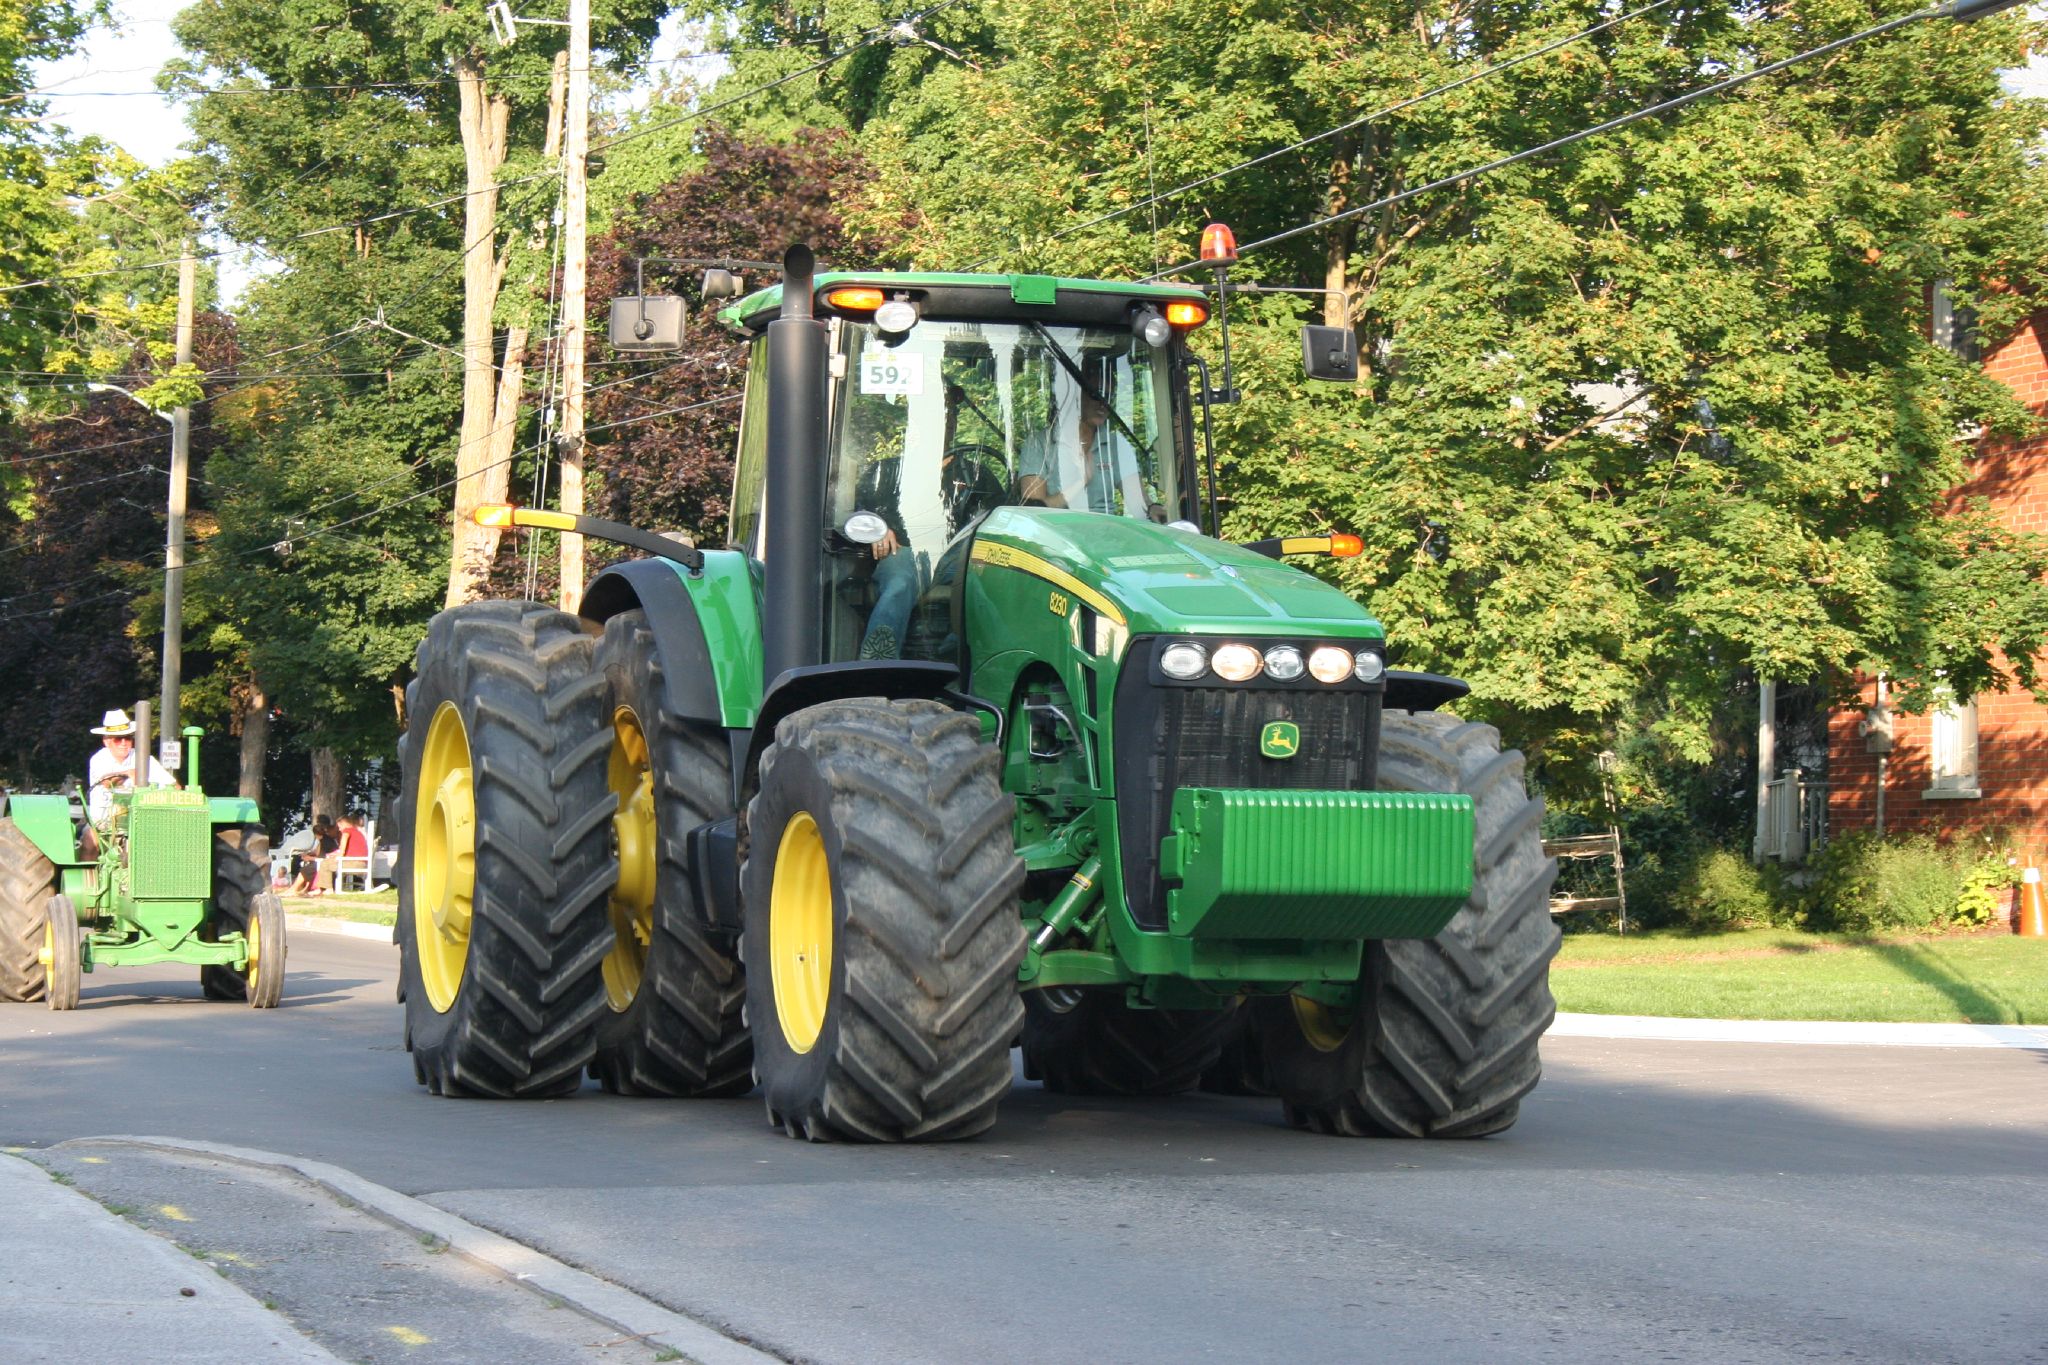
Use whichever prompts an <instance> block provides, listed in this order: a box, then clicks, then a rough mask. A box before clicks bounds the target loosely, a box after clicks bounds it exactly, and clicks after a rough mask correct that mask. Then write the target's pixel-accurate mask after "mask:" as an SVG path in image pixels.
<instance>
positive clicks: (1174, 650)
mask: <svg viewBox="0 0 2048 1365" xmlns="http://www.w3.org/2000/svg"><path fill="white" fill-rule="evenodd" d="M1159 671H1160V672H1161V673H1164V674H1165V675H1166V676H1167V677H1169V678H1178V679H1179V680H1180V681H1182V682H1192V681H1193V680H1194V679H1196V678H1199V677H1201V676H1202V675H1203V674H1204V673H1206V672H1208V671H1209V651H1208V650H1206V649H1203V648H1202V647H1201V646H1200V645H1197V644H1191V643H1189V642H1188V641H1186V640H1182V641H1179V642H1178V643H1176V644H1170V645H1168V646H1167V647H1166V648H1165V649H1163V650H1161V651H1160V654H1159Z"/></svg>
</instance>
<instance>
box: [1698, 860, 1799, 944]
mask: <svg viewBox="0 0 2048 1365" xmlns="http://www.w3.org/2000/svg"><path fill="white" fill-rule="evenodd" d="M1774 870H1775V869H1774ZM1775 883H1776V878H1775V877H1771V876H1769V875H1767V874H1766V872H1765V870H1764V869H1763V868H1759V867H1756V866H1755V865H1753V864H1752V863H1751V862H1750V861H1749V859H1747V858H1745V857H1743V856H1742V855H1741V854H1739V853H1731V852H1729V851H1728V850H1727V849H1725V848H1710V849H1706V850H1704V851H1703V852H1701V853H1700V854H1699V856H1697V857H1696V858H1694V859H1693V860H1692V863H1691V865H1690V866H1688V867H1687V868H1685V870H1684V871H1683V873H1681V875H1680V876H1679V879H1678V882H1677V884H1676V885H1675V886H1674V887H1673V888H1672V890H1671V900H1670V904H1671V909H1672V910H1673V911H1674V912H1675V913H1676V917H1677V918H1678V919H1679V920H1680V921H1681V922H1682V923H1684V924H1687V925H1690V926H1692V927H1694V928H1698V929H1759V928H1763V927H1766V926H1768V925H1772V924H1783V923H1786V922H1788V921H1789V920H1790V919H1791V917H1792V916H1791V911H1790V908H1789V907H1787V906H1784V905H1782V904H1781V903H1780V901H1779V899H1778V896H1777V895H1776V894H1775V892H1776V890H1777V887H1776V885H1775Z"/></svg>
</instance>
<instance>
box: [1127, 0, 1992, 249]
mask: <svg viewBox="0 0 2048 1365" xmlns="http://www.w3.org/2000/svg"><path fill="white" fill-rule="evenodd" d="M2017 3H2020V0H2004V3H2000V0H1988V3H1987V0H1948V3H1945V4H1940V5H1934V6H1931V7H1929V8H1927V9H1922V10H1915V11H1914V12H1913V13H1911V14H1902V15H1900V16H1899V17H1897V18H1895V19H1887V20H1885V21H1884V22H1883V23H1881V24H1873V25H1871V26H1870V27H1869V28H1866V29H1863V30H1861V31H1859V32H1856V33H1852V34H1850V35H1849V36H1848V37H1846V38H1837V39H1835V40H1834V41H1833V42H1830V43H1823V44H1821V45H1820V46H1819V47H1813V48H1808V49H1807V50H1806V51H1804V52H1799V53H1795V54H1793V55H1792V56H1790V57H1784V58H1781V59H1779V60H1778V61H1775V62H1771V63H1769V64H1768V65H1765V66H1760V67H1757V68H1756V69H1755V70H1753V71H1744V72H1741V73H1739V74H1737V75H1734V76H1729V77H1727V78H1726V79H1724V80H1719V81H1715V82H1714V83H1713V84H1711V85H1703V86H1701V87H1700V88H1699V89H1697V90H1693V91H1689V92H1687V93H1686V94H1683V95H1676V96H1673V97H1672V98H1670V99H1668V100H1662V101H1660V102H1658V103H1656V104H1652V105H1648V106H1646V107H1644V108H1642V109H1637V110H1634V111H1633V112H1631V113H1627V114H1622V115H1619V116H1618V117H1615V118H1611V119H1608V120H1607V121H1606V122H1604V123H1596V124H1594V125H1593V126H1592V127H1590V128H1581V129H1579V130H1577V131H1576V132H1571V133H1566V134H1564V135H1563V136H1562V137H1555V138H1552V139H1551V140H1550V141H1548V142H1546V143H1543V144H1542V145H1541V146H1538V147H1530V148H1528V149H1527V150H1525V151H1520V152H1514V153H1511V154H1510V155H1507V156H1503V157H1497V158H1495V159H1494V160H1492V161H1489V162H1487V163H1485V164H1484V165H1481V166H1474V167H1472V168H1470V169H1469V170H1463V171H1458V172H1456V173H1455V174H1452V175H1447V176H1443V177H1441V178H1440V179H1437V180H1432V181H1429V182H1428V183H1427V184H1422V185H1416V186H1413V187H1412V188H1409V189H1405V190H1400V191H1398V192H1396V193H1394V194H1390V195H1386V196H1384V197H1382V198H1379V199H1375V200H1373V201H1372V202H1371V203H1369V204H1359V205H1357V206H1356V207H1353V208H1348V209H1345V210H1344V211H1343V212H1342V213H1333V214H1330V215H1329V216H1328V217H1324V218H1317V219H1314V220H1312V221H1310V222H1306V223H1302V224H1300V225H1299V226H1297V227H1291V228H1288V229H1286V230H1285V231H1283V232H1276V233H1273V234H1272V235H1271V236H1268V237H1261V238H1259V239H1258V240H1256V241H1253V242H1248V243H1246V244H1245V245H1243V246H1241V247H1239V248H1238V249H1237V254H1238V255H1240V256H1243V255H1246V254H1248V253H1250V252H1253V251H1257V250H1259V249H1260V248H1261V247H1268V246H1273V245H1274V244H1276V243H1279V242H1285V241H1289V240H1291V239H1292V238H1295V237H1299V236H1302V235H1303V234H1304V233H1310V232H1316V231H1319V230H1321V229H1323V228H1326V227H1329V226H1331V225H1332V224H1335V223H1342V222H1345V221H1347V220H1349V219H1352V218H1357V217H1360V216H1362V215H1364V214H1368V213H1372V212H1374V211H1376V210H1378V209H1383V208H1389V207H1391V206H1393V205H1395V204H1399V203H1402V202H1403V201H1405V200H1409V199H1413V198H1415V197H1416V196H1418V195H1423V194H1429V193H1432V192H1434V191H1436V190H1442V189H1449V188H1451V187H1452V186H1454V185H1461V184H1464V183H1465V182H1466V181H1469V180H1477V179H1478V178H1479V177H1480V176H1483V175H1490V174H1491V173H1493V172H1494V171H1498V170H1502V169H1505V168H1506V167H1509V166H1512V165H1515V164H1516V163H1517V162H1522V161H1528V160H1530V159H1532V158H1534V157H1539V156H1542V155H1544V154H1545V153H1548V152H1554V151H1556V150H1558V149H1559V148H1560V147H1569V146H1571V145H1572V144H1573V143H1575V142H1583V141H1585V140H1586V139H1587V138H1589V137H1596V136H1598V135H1599V134H1601V133H1611V132H1613V131H1614V130H1616V129H1618V128H1626V127H1628V126H1629V125H1630V124H1632V123H1640V122H1642V121H1643V120H1644V119H1648V118H1655V117H1656V116H1657V115H1659V114H1668V113H1670V112H1671V111H1672V110H1674V109H1682V108H1684V107H1685V106H1686V105H1688V104H1693V103H1695V102H1697V101H1699V100H1703V99H1705V98H1707V97H1708V96H1709V95H1718V94H1721V93H1722V92H1724V91H1728V90H1733V89H1734V88H1735V87H1736V86H1739V85H1746V84H1748V83H1749V82H1750V81H1753V80H1757V79H1760V78H1761V77H1764V76H1769V75H1773V74H1775V73H1777V72H1779V71H1783V70H1785V69H1786V68H1787V67H1790V66H1796V65H1798V64H1799V63H1800V62H1804V61H1810V60H1812V59H1813V58H1815V57H1824V56H1826V55H1827V54H1828V53H1830V52H1839V51H1840V50H1841V49H1843V48H1845V47H1850V46H1852V45H1854V44H1856V43H1861V42H1867V41H1868V40H1870V39H1872V38H1877V37H1881V36H1883V35H1884V34H1887V33H1890V32H1891V31H1892V30H1894V29H1899V28H1904V27H1905V26H1906V25H1908V24H1915V23H1919V22H1920V21H1921V20H1923V19H1949V18H1953V19H1965V20H1967V19H1974V18H1980V17H1982V16H1984V15H1987V14H1992V13H1996V12H1997V11H1998V10H1999V9H2005V8H2011V7H2012V6H2013V5H2014V4H2017ZM1207 268H1209V266H1208V263H1207V262H1204V261H1189V262H1187V263H1185V264H1183V265H1177V266H1174V267H1172V268H1171V269H1168V270H1161V271H1157V272H1155V273H1153V274H1151V275H1146V276H1144V277H1142V279H1141V281H1140V282H1141V283H1149V282H1151V281H1153V280H1163V279H1166V278H1167V277H1169V276H1172V275H1179V274H1184V273H1185V272H1187V271H1190V270H1203V269H1207Z"/></svg>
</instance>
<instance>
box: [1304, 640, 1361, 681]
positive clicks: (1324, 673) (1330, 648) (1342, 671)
mask: <svg viewBox="0 0 2048 1365" xmlns="http://www.w3.org/2000/svg"><path fill="white" fill-rule="evenodd" d="M1355 667H1357V664H1356V663H1355V662H1354V661H1353V660H1352V658H1351V651H1350V650H1348V649H1339V648H1337V646H1335V645H1317V646H1316V647H1315V649H1314V650H1312V651H1310V653H1309V656H1308V671H1309V676H1310V677H1312V678H1314V679H1315V680H1316V681H1317V682H1319V683H1340V682H1343V681H1344V680H1345V679H1346V678H1348V677H1350V676H1351V670H1352V669H1353V668H1355Z"/></svg>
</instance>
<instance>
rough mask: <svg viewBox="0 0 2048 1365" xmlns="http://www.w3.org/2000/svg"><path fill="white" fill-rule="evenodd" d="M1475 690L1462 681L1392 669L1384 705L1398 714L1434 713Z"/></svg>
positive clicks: (1438, 675)
mask: <svg viewBox="0 0 2048 1365" xmlns="http://www.w3.org/2000/svg"><path fill="white" fill-rule="evenodd" d="M1471 690H1472V684H1470V683H1468V682H1466V681H1465V680H1464V679H1462V678H1446V677H1445V676H1444V675H1443V674H1441V673H1412V672H1409V671H1408V670H1406V669H1401V668H1390V669H1388V670H1387V690H1386V695H1385V696H1384V697H1382V698H1381V700H1380V704H1381V705H1382V706H1385V707H1388V708H1390V709H1392V710H1396V711H1434V710H1436V709H1437V707H1439V706H1443V705H1446V704H1447V703H1450V702H1454V701H1456V700H1457V699H1458V698H1460V697H1462V696H1464V695H1465V694H1466V693H1468V692H1470V691H1471Z"/></svg>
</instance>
